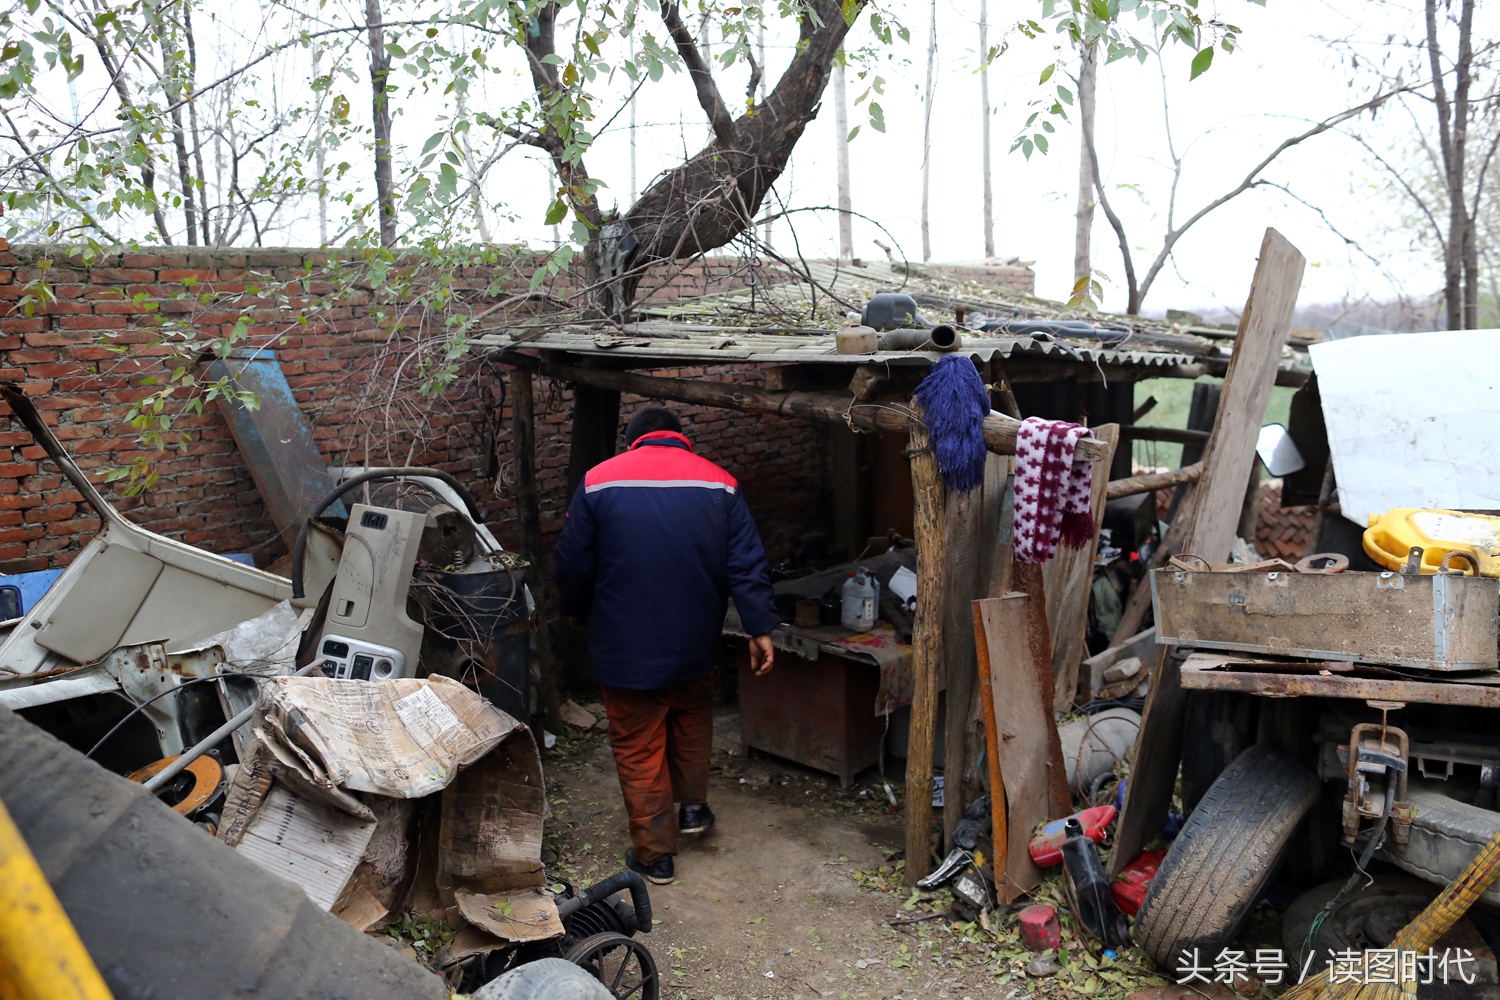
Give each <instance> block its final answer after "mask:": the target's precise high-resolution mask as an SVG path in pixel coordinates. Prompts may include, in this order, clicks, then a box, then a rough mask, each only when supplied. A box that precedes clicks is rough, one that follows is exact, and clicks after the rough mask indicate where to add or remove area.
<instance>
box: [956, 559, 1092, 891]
mask: <svg viewBox="0 0 1500 1000" xmlns="http://www.w3.org/2000/svg"><path fill="white" fill-rule="evenodd" d="M1020 568H1021V567H1019V566H1018V567H1017V569H1020ZM1034 577H1035V579H1037V580H1040V574H1034ZM973 607H974V639H975V644H976V646H977V647H978V655H979V661H980V663H982V664H983V665H984V666H983V667H982V668H981V670H982V671H983V673H981V675H980V685H981V689H982V690H986V691H987V693H988V695H989V702H988V704H987V705H986V706H985V721H986V724H987V726H988V729H989V732H990V733H993V734H995V738H994V739H993V741H992V743H991V746H992V748H993V750H994V756H993V758H992V759H993V763H992V764H991V772H990V775H991V776H990V782H991V786H990V787H991V805H992V808H993V810H994V817H995V818H994V823H995V826H994V834H993V838H992V839H993V841H994V846H995V892H996V895H997V897H998V899H999V901H1000V903H1001V905H1005V904H1007V903H1009V902H1011V901H1012V900H1014V899H1015V898H1016V897H1017V896H1020V895H1022V894H1023V893H1025V892H1028V891H1030V890H1031V889H1034V888H1035V887H1036V886H1037V885H1039V884H1041V881H1042V873H1041V869H1039V868H1037V867H1036V865H1034V864H1033V863H1032V861H1031V855H1030V852H1029V850H1028V848H1029V846H1030V838H1031V831H1032V830H1033V829H1034V828H1035V827H1036V825H1037V824H1038V823H1041V822H1045V821H1046V820H1048V819H1053V818H1055V817H1058V816H1063V815H1066V814H1067V813H1069V812H1071V811H1072V809H1071V802H1070V800H1069V798H1068V788H1067V778H1066V775H1065V773H1064V770H1063V758H1062V745H1061V743H1060V741H1059V740H1058V736H1057V723H1056V722H1055V721H1054V720H1053V716H1052V687H1053V684H1052V660H1051V657H1050V656H1049V655H1048V653H1049V649H1048V646H1047V641H1046V639H1047V615H1046V608H1045V607H1044V605H1043V602H1042V600H1041V599H1040V598H1039V597H1038V596H1037V595H1034V594H1026V593H1010V594H1006V595H1005V596H1004V597H987V598H984V599H983V600H978V601H975V602H974V605H973Z"/></svg>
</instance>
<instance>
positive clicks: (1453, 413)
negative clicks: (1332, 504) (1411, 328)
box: [1309, 330, 1500, 527]
mask: <svg viewBox="0 0 1500 1000" xmlns="http://www.w3.org/2000/svg"><path fill="white" fill-rule="evenodd" d="M1309 350H1310V352H1311V354H1312V360H1313V367H1314V368H1315V369H1316V370H1317V373H1318V392H1319V394H1320V395H1321V397H1322V400H1323V419H1324V421H1325V422H1326V423H1327V425H1328V446H1329V449H1330V450H1331V451H1332V454H1333V468H1334V475H1335V478H1336V479H1337V480H1338V499H1339V507H1340V509H1341V511H1342V513H1343V515H1344V516H1345V517H1347V518H1349V519H1350V520H1351V521H1353V522H1355V523H1356V524H1358V525H1359V526H1360V527H1364V526H1366V525H1367V524H1368V523H1369V516H1370V515H1371V514H1384V513H1385V512H1386V511H1388V510H1391V509H1392V508H1396V507H1439V508H1446V509H1450V510H1496V509H1500V330H1465V331H1445V332H1439V333H1401V334H1385V335H1382V336H1375V337H1350V338H1347V339H1344V340H1334V341H1329V342H1327V343H1322V344H1313V345H1312V346H1311V348H1309Z"/></svg>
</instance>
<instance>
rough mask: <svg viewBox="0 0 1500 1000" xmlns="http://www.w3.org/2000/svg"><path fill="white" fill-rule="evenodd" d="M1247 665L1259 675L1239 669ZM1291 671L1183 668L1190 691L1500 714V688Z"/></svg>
mask: <svg viewBox="0 0 1500 1000" xmlns="http://www.w3.org/2000/svg"><path fill="white" fill-rule="evenodd" d="M1242 664H1243V665H1244V666H1248V667H1252V668H1253V669H1236V667H1240V666H1241V665H1242ZM1287 666H1288V665H1287V664H1281V663H1277V662H1275V661H1272V660H1258V661H1247V660H1246V659H1245V658H1244V657H1236V656H1228V655H1225V654H1223V653H1193V654H1192V655H1191V656H1189V657H1188V658H1187V660H1186V661H1185V662H1184V663H1183V664H1182V672H1181V677H1182V686H1183V688H1185V689H1186V690H1189V691H1238V692H1241V693H1243V694H1253V695H1256V696H1257V697H1261V698H1350V699H1354V700H1356V701H1404V702H1407V703H1408V704H1419V705H1473V706H1475V707H1478V708H1500V684H1494V683H1474V682H1472V681H1470V682H1465V681H1459V680H1448V681H1414V680H1406V679H1395V678H1377V677H1360V676H1357V675H1355V674H1354V673H1353V672H1352V671H1350V672H1340V673H1334V672H1333V671H1331V670H1330V671H1329V672H1328V673H1327V674H1323V673H1307V672H1300V671H1299V672H1296V673H1292V672H1285V673H1278V672H1276V670H1277V668H1278V667H1283V668H1284V667H1287Z"/></svg>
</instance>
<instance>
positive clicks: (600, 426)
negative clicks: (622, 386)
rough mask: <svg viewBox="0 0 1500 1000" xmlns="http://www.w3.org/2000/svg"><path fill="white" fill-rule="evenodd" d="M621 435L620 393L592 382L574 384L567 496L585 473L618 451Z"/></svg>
mask: <svg viewBox="0 0 1500 1000" xmlns="http://www.w3.org/2000/svg"><path fill="white" fill-rule="evenodd" d="M619 436H620V394H619V393H618V392H616V391H615V390H613V389H599V388H596V387H594V386H591V385H575V386H573V440H572V443H571V447H570V448H569V450H568V499H569V500H570V501H571V500H572V498H573V494H574V492H575V491H577V489H578V484H579V483H581V482H583V476H584V474H585V473H586V472H588V471H589V470H590V469H592V468H593V467H594V466H596V465H598V464H599V463H600V462H602V461H604V460H605V459H607V458H613V457H614V454H615V442H616V439H617V438H618V437H619Z"/></svg>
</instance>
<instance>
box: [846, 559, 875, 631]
mask: <svg viewBox="0 0 1500 1000" xmlns="http://www.w3.org/2000/svg"><path fill="white" fill-rule="evenodd" d="M843 597H844V613H843V617H842V624H843V626H844V628H846V629H849V630H850V631H853V632H868V631H870V629H872V628H874V627H875V601H876V593H875V587H874V586H873V585H872V581H871V580H870V575H869V574H868V573H866V572H865V571H864V570H863V569H860V570H858V571H853V570H851V571H850V573H849V579H847V580H845V581H844V590H843Z"/></svg>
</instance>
